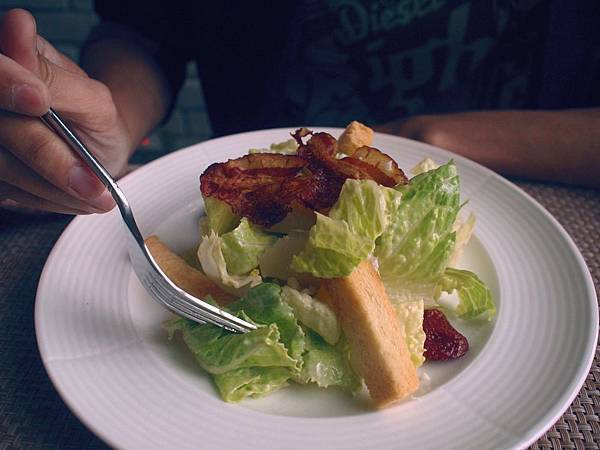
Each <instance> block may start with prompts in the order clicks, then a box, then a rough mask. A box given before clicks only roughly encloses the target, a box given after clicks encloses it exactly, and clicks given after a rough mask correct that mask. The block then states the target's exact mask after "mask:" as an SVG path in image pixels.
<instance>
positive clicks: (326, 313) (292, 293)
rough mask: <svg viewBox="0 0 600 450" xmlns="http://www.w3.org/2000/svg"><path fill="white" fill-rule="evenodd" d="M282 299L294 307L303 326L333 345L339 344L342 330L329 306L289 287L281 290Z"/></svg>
mask: <svg viewBox="0 0 600 450" xmlns="http://www.w3.org/2000/svg"><path fill="white" fill-rule="evenodd" d="M281 298H282V300H283V301H284V302H286V303H287V304H288V305H290V306H291V307H292V309H293V310H294V314H295V315H296V317H297V318H298V320H299V321H300V322H301V323H302V324H303V325H305V326H306V327H308V328H310V329H311V330H314V331H316V332H317V333H318V334H319V335H320V336H321V337H322V338H323V339H324V340H325V341H326V342H328V343H329V344H331V345H335V344H336V343H337V342H338V340H339V339H340V335H341V333H342V329H341V327H340V324H339V322H338V320H337V317H336V315H335V313H334V312H333V311H332V310H331V308H329V306H327V305H326V304H325V303H323V302H321V301H319V300H317V299H315V298H313V297H312V296H311V295H309V294H307V293H305V292H300V291H297V290H296V289H293V288H291V287H289V286H283V287H282V288H281Z"/></svg>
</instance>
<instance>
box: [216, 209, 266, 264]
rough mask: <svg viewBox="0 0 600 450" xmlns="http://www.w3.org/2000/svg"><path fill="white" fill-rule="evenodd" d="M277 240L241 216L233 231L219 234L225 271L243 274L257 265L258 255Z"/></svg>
mask: <svg viewBox="0 0 600 450" xmlns="http://www.w3.org/2000/svg"><path fill="white" fill-rule="evenodd" d="M276 241H277V237H276V236H274V235H272V234H269V233H267V232H265V231H264V230H262V229H261V228H260V227H258V226H256V225H253V224H251V223H250V221H249V220H248V219H247V218H245V217H244V218H243V219H242V220H241V221H240V224H239V225H238V226H237V228H235V229H234V230H233V231H230V232H228V233H225V234H223V235H222V236H221V251H222V252H223V257H224V258H225V263H226V265H227V271H228V272H229V273H231V274H234V275H243V274H246V273H248V272H250V271H251V270H253V269H255V268H256V267H258V257H259V256H260V255H261V254H262V253H263V252H264V251H265V250H266V249H267V248H269V247H270V246H272V245H273V244H274V243H275V242H276Z"/></svg>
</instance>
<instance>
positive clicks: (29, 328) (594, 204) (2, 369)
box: [0, 180, 600, 450]
mask: <svg viewBox="0 0 600 450" xmlns="http://www.w3.org/2000/svg"><path fill="white" fill-rule="evenodd" d="M513 181H514V180H513ZM515 182H516V184H517V185H518V186H519V187H521V188H522V189H524V190H525V191H526V192H527V193H529V194H530V195H531V196H533V197H534V198H535V199H536V200H538V201H539V202H540V203H541V204H542V205H543V206H544V207H546V209H548V211H550V213H551V214H552V215H553V216H554V217H555V218H556V219H558V221H559V222H560V223H561V224H562V225H563V226H564V228H565V229H566V230H567V232H568V233H569V234H570V235H571V237H572V238H573V240H574V241H575V243H576V244H577V246H578V247H579V250H580V251H581V253H582V254H583V257H584V258H585V260H586V262H587V264H588V267H589V269H590V272H591V274H592V278H593V280H594V284H595V286H596V293H598V287H599V286H600V191H595V190H591V189H581V188H572V187H562V186H556V185H547V184H542V183H532V182H524V181H515ZM70 220H71V218H70V217H67V216H60V215H54V214H32V213H24V212H15V211H9V210H2V209H0V355H1V359H0V450H5V449H46V448H47V449H77V450H79V449H105V448H107V447H106V445H105V444H104V443H102V442H101V441H100V440H99V439H98V438H97V437H95V436H94V435H93V434H92V433H91V432H89V431H88V430H87V429H86V428H85V427H84V426H83V425H82V424H81V422H79V420H78V419H77V418H76V417H75V416H74V415H73V414H72V413H71V412H70V411H69V410H68V408H67V407H66V406H65V404H64V403H63V402H62V400H61V398H60V397H59V396H58V394H57V393H56V391H55V390H54V388H53V386H52V384H51V382H50V380H49V379H48V376H47V375H46V372H45V370H44V367H43V365H42V362H41V359H40V356H39V353H38V349H37V345H36V339H35V331H34V321H33V310H34V303H35V292H36V288H37V284H38V280H39V277H40V274H41V272H42V269H43V267H44V264H45V262H46V258H47V257H48V254H49V253H50V250H51V249H52V247H53V246H54V244H55V242H56V240H57V239H58V238H59V236H60V234H61V233H62V231H63V230H64V228H65V227H66V226H67V225H68V223H69V222H70ZM599 296H600V295H599ZM599 415H600V351H599V350H598V348H597V349H596V357H595V359H594V363H593V365H592V368H591V371H590V373H589V375H588V377H587V379H586V382H585V385H584V386H583V388H582V389H581V392H580V393H579V395H578V396H577V398H576V399H575V401H574V402H573V403H572V404H571V406H570V407H569V409H568V410H567V411H566V412H565V414H564V415H563V416H562V417H561V419H560V420H559V421H558V422H557V423H556V424H555V425H554V426H553V427H552V428H551V429H550V430H549V431H548V432H547V433H546V434H545V435H544V436H543V437H542V438H541V439H539V440H538V441H537V442H536V443H534V445H532V447H531V448H533V449H549V448H557V449H558V448H566V449H570V448H576V449H583V448H585V449H599V448H600V418H599Z"/></svg>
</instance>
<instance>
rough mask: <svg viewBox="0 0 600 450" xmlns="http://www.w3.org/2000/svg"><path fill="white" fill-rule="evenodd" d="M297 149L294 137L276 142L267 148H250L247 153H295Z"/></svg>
mask: <svg viewBox="0 0 600 450" xmlns="http://www.w3.org/2000/svg"><path fill="white" fill-rule="evenodd" d="M297 150H298V143H297V142H296V139H288V140H287V141H283V142H276V143H273V144H271V145H270V146H269V148H251V149H249V150H248V153H281V154H283V155H295V154H296V153H297Z"/></svg>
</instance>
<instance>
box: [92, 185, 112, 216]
mask: <svg viewBox="0 0 600 450" xmlns="http://www.w3.org/2000/svg"><path fill="white" fill-rule="evenodd" d="M89 203H90V205H92V206H93V207H94V208H95V209H96V212H107V211H110V210H111V209H113V208H114V206H115V201H114V199H113V198H112V195H110V192H108V190H106V189H104V192H103V193H102V194H100V195H99V196H98V197H96V198H95V199H93V200H90V201H89Z"/></svg>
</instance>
